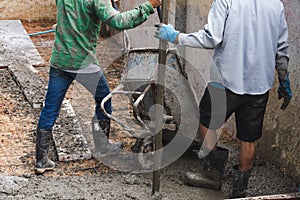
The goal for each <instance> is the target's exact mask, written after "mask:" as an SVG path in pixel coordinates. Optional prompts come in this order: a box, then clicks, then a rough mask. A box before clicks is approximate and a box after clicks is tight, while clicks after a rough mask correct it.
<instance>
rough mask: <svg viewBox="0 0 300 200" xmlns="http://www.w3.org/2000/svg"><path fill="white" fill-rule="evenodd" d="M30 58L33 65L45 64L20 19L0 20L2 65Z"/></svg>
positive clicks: (0, 55) (0, 57)
mask: <svg viewBox="0 0 300 200" xmlns="http://www.w3.org/2000/svg"><path fill="white" fill-rule="evenodd" d="M20 59H21V60H24V59H25V60H28V61H29V63H30V64H31V65H33V66H45V62H44V60H43V59H42V57H41V56H40V54H39V53H38V51H37V50H36V48H35V47H34V44H33V43H32V41H31V39H30V37H29V36H28V35H27V32H26V30H25V29H24V27H23V25H22V23H21V21H20V20H0V66H2V67H7V66H8V65H10V64H12V63H14V62H15V61H16V60H20Z"/></svg>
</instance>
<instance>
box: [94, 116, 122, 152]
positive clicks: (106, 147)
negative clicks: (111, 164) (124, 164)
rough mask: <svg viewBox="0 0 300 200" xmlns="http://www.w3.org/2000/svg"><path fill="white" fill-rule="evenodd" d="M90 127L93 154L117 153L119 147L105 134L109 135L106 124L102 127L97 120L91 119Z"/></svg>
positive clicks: (119, 149)
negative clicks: (93, 145) (93, 146)
mask: <svg viewBox="0 0 300 200" xmlns="http://www.w3.org/2000/svg"><path fill="white" fill-rule="evenodd" d="M102 125H103V124H102ZM106 125H107V124H106ZM109 126H110V125H109ZM92 128H93V140H94V144H95V149H94V156H97V157H98V156H100V157H102V156H108V155H113V154H117V153H119V152H120V151H121V148H119V147H118V146H116V145H114V144H112V143H110V142H109V140H108V137H107V136H106V135H107V134H108V135H109V128H107V126H106V127H104V128H103V126H100V121H99V120H93V121H92Z"/></svg>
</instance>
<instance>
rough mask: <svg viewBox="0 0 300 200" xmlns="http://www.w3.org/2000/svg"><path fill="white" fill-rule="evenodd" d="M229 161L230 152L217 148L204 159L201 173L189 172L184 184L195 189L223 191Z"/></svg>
mask: <svg viewBox="0 0 300 200" xmlns="http://www.w3.org/2000/svg"><path fill="white" fill-rule="evenodd" d="M227 159H228V150H227V149H223V148H221V147H217V151H210V152H209V153H208V154H207V156H206V157H204V158H202V165H203V168H202V170H200V172H199V173H193V172H187V173H186V174H185V177H184V183H185V184H186V185H191V186H195V187H204V188H210V189H213V190H221V186H222V179H223V175H224V172H225V167H226V163H227Z"/></svg>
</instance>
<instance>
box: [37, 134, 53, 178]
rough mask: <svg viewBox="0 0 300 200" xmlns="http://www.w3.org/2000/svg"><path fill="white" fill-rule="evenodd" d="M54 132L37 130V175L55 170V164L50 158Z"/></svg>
mask: <svg viewBox="0 0 300 200" xmlns="http://www.w3.org/2000/svg"><path fill="white" fill-rule="evenodd" d="M51 137H52V131H46V130H40V129H37V132H36V156H35V157H36V163H35V173H36V174H43V173H44V172H45V171H49V170H53V169H54V167H55V163H54V162H53V161H52V160H50V159H49V158H48V151H49V146H50V142H51Z"/></svg>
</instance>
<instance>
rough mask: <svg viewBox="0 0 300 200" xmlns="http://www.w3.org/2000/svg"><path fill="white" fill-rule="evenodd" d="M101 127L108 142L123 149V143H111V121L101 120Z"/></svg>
mask: <svg viewBox="0 0 300 200" xmlns="http://www.w3.org/2000/svg"><path fill="white" fill-rule="evenodd" d="M99 126H100V128H101V129H102V132H103V133H104V135H105V136H106V137H107V139H108V141H109V142H110V143H111V144H112V145H114V146H116V147H118V148H121V149H122V148H123V143H122V142H115V141H110V140H109V135H110V119H105V120H99Z"/></svg>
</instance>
